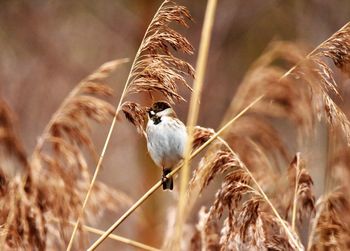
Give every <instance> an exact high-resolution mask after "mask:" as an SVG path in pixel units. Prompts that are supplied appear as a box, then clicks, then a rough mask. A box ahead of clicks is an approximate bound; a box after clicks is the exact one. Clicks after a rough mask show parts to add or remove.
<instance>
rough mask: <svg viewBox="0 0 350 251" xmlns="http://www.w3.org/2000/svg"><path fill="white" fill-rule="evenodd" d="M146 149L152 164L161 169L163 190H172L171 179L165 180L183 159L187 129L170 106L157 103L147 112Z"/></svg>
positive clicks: (166, 103) (164, 102) (165, 103)
mask: <svg viewBox="0 0 350 251" xmlns="http://www.w3.org/2000/svg"><path fill="white" fill-rule="evenodd" d="M147 114H148V122H147V126H146V138H147V149H148V152H149V154H150V156H151V158H152V160H153V161H154V163H155V164H156V165H157V166H159V167H161V168H162V171H163V173H162V185H163V190H167V189H169V190H173V187H174V182H173V177H170V178H166V175H167V174H169V173H170V172H171V171H172V170H173V168H174V167H175V166H176V164H178V163H179V162H180V160H181V159H183V157H184V150H185V145H186V141H187V137H188V135H187V129H186V126H185V125H184V123H182V121H181V120H179V119H178V118H177V116H176V113H175V111H174V110H173V108H172V107H171V105H170V104H169V103H168V102H166V101H158V102H155V103H153V105H152V106H151V107H150V108H149V109H148V110H147Z"/></svg>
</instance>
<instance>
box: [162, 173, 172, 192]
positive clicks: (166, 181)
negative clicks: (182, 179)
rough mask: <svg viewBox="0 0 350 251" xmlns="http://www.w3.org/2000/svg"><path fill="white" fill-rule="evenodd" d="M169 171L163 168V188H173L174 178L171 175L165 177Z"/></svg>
mask: <svg viewBox="0 0 350 251" xmlns="http://www.w3.org/2000/svg"><path fill="white" fill-rule="evenodd" d="M170 172H171V169H163V190H167V189H169V190H173V188H174V180H173V177H170V178H166V177H165V176H167V175H168V174H169V173H170Z"/></svg>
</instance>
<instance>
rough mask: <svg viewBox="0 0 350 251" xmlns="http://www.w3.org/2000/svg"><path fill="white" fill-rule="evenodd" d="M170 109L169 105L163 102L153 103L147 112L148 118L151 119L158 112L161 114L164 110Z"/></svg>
mask: <svg viewBox="0 0 350 251" xmlns="http://www.w3.org/2000/svg"><path fill="white" fill-rule="evenodd" d="M168 108H171V106H170V104H169V103H168V102H165V101H158V102H155V103H154V104H153V105H152V107H151V108H150V109H149V110H148V114H149V116H150V117H153V116H154V115H155V114H157V113H158V112H162V111H164V110H165V109H168Z"/></svg>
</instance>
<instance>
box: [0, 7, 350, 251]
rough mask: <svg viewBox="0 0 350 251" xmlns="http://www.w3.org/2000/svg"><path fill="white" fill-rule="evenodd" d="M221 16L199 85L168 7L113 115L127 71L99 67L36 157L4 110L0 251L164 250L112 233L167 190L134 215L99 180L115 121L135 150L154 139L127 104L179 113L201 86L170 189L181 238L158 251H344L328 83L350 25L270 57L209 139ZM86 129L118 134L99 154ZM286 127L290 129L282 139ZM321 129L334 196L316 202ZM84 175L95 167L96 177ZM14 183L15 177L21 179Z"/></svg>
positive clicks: (338, 126) (336, 129) (345, 137)
mask: <svg viewBox="0 0 350 251" xmlns="http://www.w3.org/2000/svg"><path fill="white" fill-rule="evenodd" d="M215 9H216V1H215V0H214V1H211V0H209V1H208V7H207V14H206V16H205V20H204V25H203V32H202V37H201V41H200V50H199V56H198V60H197V64H196V70H197V72H196V74H195V73H194V69H193V68H192V66H191V65H190V64H189V63H188V62H187V61H185V60H183V59H181V58H180V57H179V55H181V53H182V54H188V55H191V54H193V51H194V49H193V47H192V45H191V44H190V42H189V41H188V40H187V38H185V37H184V36H183V35H182V34H180V33H179V32H177V31H176V30H175V29H174V28H172V27H173V26H172V25H173V23H177V24H179V25H181V26H184V27H189V26H188V22H189V21H191V20H192V17H191V15H190V13H189V11H188V10H187V8H186V7H184V6H180V5H177V4H176V3H174V2H172V1H168V0H166V1H164V2H163V3H162V4H161V6H160V7H159V9H158V10H157V11H156V13H155V15H154V17H153V19H152V20H151V22H150V24H149V26H148V28H147V30H146V32H145V35H144V37H143V39H142V41H141V44H140V47H139V49H138V51H137V52H136V56H135V58H134V60H133V63H132V65H131V68H130V72H129V75H128V76H127V78H126V82H125V85H124V87H123V90H122V92H121V95H120V97H119V99H118V101H117V105H116V107H113V106H112V105H111V104H110V103H108V102H107V101H106V97H108V96H110V95H111V94H112V90H111V89H110V88H109V87H107V86H106V85H105V84H104V82H105V80H106V78H107V77H108V76H109V75H110V74H111V73H112V72H113V71H114V70H116V69H117V68H118V67H120V66H121V65H122V64H124V63H126V62H127V60H125V59H121V60H114V61H111V62H108V63H106V64H104V65H102V66H101V67H100V68H98V69H97V70H96V71H95V72H94V73H93V74H91V75H89V76H88V77H87V78H85V79H84V80H82V81H81V82H80V83H79V84H78V85H77V87H76V88H75V89H74V90H73V91H72V92H71V93H70V94H69V95H68V97H67V98H66V99H65V100H64V101H63V103H62V105H61V106H60V107H59V108H58V110H57V112H56V113H55V114H54V115H53V116H52V118H51V120H50V121H49V122H48V124H47V126H46V128H45V129H44V132H43V134H42V135H41V136H40V137H39V140H38V144H37V145H36V146H35V148H34V151H33V153H32V155H28V154H27V153H26V152H25V150H24V147H23V146H22V143H21V140H20V139H19V137H18V136H17V134H16V129H15V124H14V122H13V113H12V112H11V110H10V108H9V107H8V105H7V104H6V103H5V102H3V101H1V102H0V139H1V141H0V147H1V151H0V164H1V169H0V205H1V213H0V224H1V235H0V246H1V248H2V249H4V250H57V249H59V250H61V249H64V248H66V249H67V250H71V249H77V250H82V249H86V247H88V240H87V239H86V235H85V232H86V231H88V232H92V233H95V234H99V235H101V236H100V237H99V239H98V240H97V241H96V242H95V243H93V244H92V245H91V246H90V247H89V248H88V250H94V249H96V248H97V247H99V245H101V244H102V243H103V242H104V240H105V239H107V238H108V237H110V238H112V239H115V240H118V241H121V242H124V243H126V244H128V245H132V246H134V247H138V248H140V249H145V250H160V248H156V247H151V246H149V245H146V244H143V243H139V242H137V241H134V240H130V239H127V238H124V237H120V236H117V235H113V234H112V232H113V231H114V230H115V229H117V228H118V227H119V226H120V224H121V223H123V222H125V221H126V220H127V219H128V217H129V216H130V215H132V214H133V212H135V211H136V210H137V209H138V208H140V207H141V206H142V204H143V203H144V202H145V201H147V199H148V198H149V197H150V196H152V195H153V194H154V192H155V191H156V190H157V189H158V188H159V187H160V186H161V185H162V182H161V180H159V181H158V182H157V183H156V184H154V186H152V187H151V188H150V189H149V190H148V191H146V192H145V193H144V195H142V196H141V197H140V199H138V200H137V201H136V202H134V203H131V199H130V198H129V197H128V196H127V195H125V194H124V193H122V192H120V191H115V190H113V189H111V188H109V187H107V186H106V185H104V184H103V183H101V182H99V181H97V177H98V173H99V171H100V168H101V166H102V162H103V159H104V157H105V154H106V152H107V149H108V145H109V141H110V139H111V137H112V133H113V130H114V128H115V126H116V124H117V123H118V121H117V118H118V117H119V114H120V113H121V112H123V113H124V115H125V117H126V119H127V120H128V121H129V122H131V123H132V124H133V125H134V126H135V127H136V129H137V132H138V133H139V134H140V135H141V137H147V134H146V132H145V124H146V122H147V116H146V111H147V109H148V106H147V104H143V103H137V102H134V101H133V99H132V98H133V97H132V96H133V95H134V94H139V93H145V94H149V95H150V96H151V99H152V101H158V100H164V99H165V100H167V101H169V102H170V103H172V104H173V105H174V106H175V105H176V103H177V102H180V101H184V97H183V96H182V95H181V94H180V92H179V91H178V90H179V85H181V86H184V87H185V88H186V90H188V91H189V92H191V91H192V88H191V87H190V85H189V84H188V83H187V82H188V81H189V79H190V78H191V77H194V76H196V78H195V80H194V88H193V92H192V93H191V102H190V110H189V114H188V121H187V126H188V129H189V139H190V140H189V141H188V145H187V147H186V155H185V158H184V161H183V162H181V163H179V164H178V165H177V167H176V168H175V169H174V170H172V172H171V173H170V174H168V175H167V176H168V178H169V177H170V176H173V175H175V174H176V173H177V172H178V171H179V170H180V169H183V171H182V172H181V175H180V176H181V178H180V180H181V184H180V197H179V199H178V202H179V203H178V208H177V211H178V218H176V219H177V221H176V223H175V225H174V224H173V223H171V222H170V223H169V225H168V226H167V228H168V235H164V236H163V247H162V248H161V249H162V250H347V249H349V247H350V217H349V212H350V202H349V197H348V194H349V191H350V185H349V182H348V181H349V179H348V178H350V171H349V170H350V169H349V156H350V151H349V148H348V147H347V145H349V142H350V122H349V120H348V118H347V116H346V115H345V113H344V111H343V110H342V109H341V108H340V107H341V104H339V103H337V102H336V101H338V100H341V99H339V98H338V97H340V94H341V88H340V85H339V83H337V81H336V79H338V78H336V77H335V75H334V70H335V68H339V69H340V71H342V72H343V73H345V74H344V78H347V76H349V73H350V70H349V69H350V67H349V64H350V25H349V24H346V25H345V26H343V27H342V28H340V29H339V31H337V32H336V33H334V34H333V35H332V36H330V37H329V38H328V39H326V40H325V41H324V42H322V43H321V44H320V45H318V46H317V47H316V48H315V49H314V50H312V51H311V52H310V53H306V52H305V50H304V49H303V48H302V47H301V46H300V45H297V44H295V43H291V42H273V43H271V44H270V45H269V46H268V48H266V50H265V52H264V53H263V55H261V57H259V58H258V59H257V60H256V61H255V62H254V63H253V64H252V66H251V67H250V69H248V71H247V73H246V75H245V76H244V78H243V80H242V83H241V84H240V86H239V88H238V89H237V91H236V94H235V96H234V97H233V99H232V101H231V104H230V105H229V107H228V109H227V113H226V115H225V117H224V118H223V119H222V122H221V126H220V129H218V130H217V131H216V132H215V130H213V129H210V128H203V127H199V126H196V124H197V119H198V116H199V115H200V113H199V109H200V105H201V102H200V93H201V90H202V88H203V82H204V76H205V68H206V61H207V56H208V50H209V41H210V34H211V28H212V25H213V22H214V12H215ZM207 102H210V100H207ZM90 120H92V121H95V122H97V123H99V124H104V123H106V122H109V123H110V129H109V132H108V134H107V136H106V140H105V143H104V146H103V149H102V151H101V153H100V154H97V152H96V150H95V148H94V144H93V142H92V139H91V130H90V129H91V128H90V127H89V122H90ZM281 123H284V127H279V125H280V124H281ZM318 123H323V124H324V125H325V126H326V127H328V129H329V130H328V133H329V135H328V141H329V142H328V143H329V144H330V149H331V151H329V152H328V156H327V158H328V160H329V161H328V162H329V163H327V175H328V176H327V177H326V180H327V181H328V182H327V183H328V187H327V190H326V191H325V194H323V195H322V196H320V197H319V198H316V196H315V194H314V191H313V185H314V181H313V177H312V175H311V172H310V168H309V164H308V158H309V156H308V152H307V151H305V146H306V145H307V144H306V143H307V141H308V139H310V138H311V137H313V136H314V134H315V131H316V126H317V124H318ZM283 128H284V129H285V128H288V130H286V131H283ZM285 134H292V135H294V136H295V137H292V138H286V137H285ZM116 137H117V136H116ZM204 150H206V151H204ZM303 150H304V151H303ZM200 153H201V154H200ZM196 156H197V157H200V161H199V162H198V163H197V162H195V161H193V162H192V166H194V168H193V172H192V175H191V177H189V176H190V168H189V167H190V162H191V160H192V159H193V158H194V157H196ZM89 161H93V162H96V168H95V172H94V174H93V176H92V177H90V173H89V171H88V164H87V163H89ZM11 169H16V170H19V172H16V173H15V174H13V173H11V172H10V170H11ZM178 187H179V186H176V188H175V189H178ZM203 194H210V196H208V197H210V198H211V199H210V200H207V201H206V202H204V203H203V202H202V201H201V200H199V198H200V197H201V195H203ZM125 205H127V206H130V207H129V209H128V210H127V211H126V212H125V213H124V214H123V215H122V216H121V217H120V218H119V219H117V220H116V221H115V222H114V223H113V224H112V225H111V226H110V227H109V229H108V230H106V231H101V230H98V229H96V228H93V227H90V226H87V224H85V222H84V221H89V219H90V218H95V217H94V216H93V215H95V213H96V212H101V211H104V210H105V209H109V210H114V211H115V210H118V209H120V207H121V206H125ZM190 218H191V219H196V220H195V221H193V220H192V221H189V220H188V219H190ZM72 226H73V231H71V229H72ZM188 229H190V232H188ZM150 231H151V230H150ZM170 236H172V237H170ZM188 237H190V238H188Z"/></svg>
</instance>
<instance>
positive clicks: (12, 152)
mask: <svg viewBox="0 0 350 251" xmlns="http://www.w3.org/2000/svg"><path fill="white" fill-rule="evenodd" d="M14 127H15V125H14V115H13V112H12V111H11V109H10V108H9V106H8V105H7V104H6V102H5V101H3V100H0V163H6V162H7V163H9V162H8V161H6V160H4V158H6V159H10V158H11V157H12V158H11V160H12V161H14V160H16V161H17V162H18V163H17V164H19V166H18V165H16V163H13V165H14V166H11V167H8V166H1V167H2V168H6V170H2V171H5V172H6V173H7V174H10V173H9V172H11V171H12V172H13V170H21V169H24V171H27V170H26V169H28V161H27V154H26V152H25V150H24V147H23V145H22V142H21V141H20V140H19V138H18V136H17V135H16V133H15V129H14Z"/></svg>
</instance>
